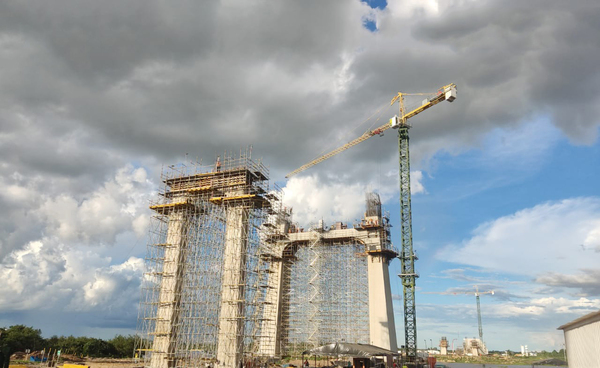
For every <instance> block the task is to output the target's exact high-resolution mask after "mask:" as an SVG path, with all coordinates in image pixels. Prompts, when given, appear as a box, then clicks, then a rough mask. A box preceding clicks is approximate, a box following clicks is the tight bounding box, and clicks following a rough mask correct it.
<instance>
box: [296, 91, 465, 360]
mask: <svg viewBox="0 0 600 368" xmlns="http://www.w3.org/2000/svg"><path fill="white" fill-rule="evenodd" d="M409 95H426V94H425V93H402V92H398V94H397V95H396V96H394V98H393V99H392V101H391V102H390V106H391V105H393V104H394V103H395V102H396V101H397V102H398V104H399V115H396V116H394V117H393V118H391V119H390V121H389V123H386V124H384V125H382V126H380V127H379V128H377V129H375V130H369V131H367V132H365V133H364V134H363V135H361V136H360V137H358V138H356V139H354V140H352V141H350V142H348V143H346V144H344V145H343V146H341V147H338V148H336V149H334V150H333V151H331V152H329V153H326V154H324V155H322V156H320V157H318V158H316V159H314V160H312V161H310V162H309V163H307V164H305V165H302V166H300V167H299V168H298V169H296V170H294V171H292V172H290V173H289V174H287V175H286V178H289V177H291V176H293V175H295V174H297V173H299V172H301V171H304V170H306V169H308V168H310V167H312V166H315V165H316V164H318V163H320V162H323V161H325V160H327V159H328V158H330V157H332V156H335V155H337V154H338V153H340V152H343V151H345V150H347V149H348V148H350V147H352V146H355V145H357V144H359V143H361V142H364V141H366V140H367V139H369V138H371V137H373V136H374V135H381V134H382V133H383V132H384V131H385V130H387V129H389V128H394V129H398V151H399V156H400V159H399V166H400V170H399V172H400V222H401V228H400V234H401V238H402V252H401V254H400V256H399V258H400V261H401V263H402V271H401V274H400V275H399V276H400V277H401V279H402V285H403V287H404V298H403V300H404V338H405V346H406V358H407V362H409V365H416V361H417V315H416V310H415V279H416V278H417V277H418V275H417V273H416V272H415V260H416V256H415V253H414V252H413V244H412V213H411V203H410V155H409V149H408V129H409V128H410V126H409V125H408V124H407V120H408V119H410V118H412V117H413V116H416V115H418V114H420V113H422V112H423V111H425V110H427V109H429V108H430V107H432V106H434V105H437V104H438V103H440V102H442V101H445V100H447V101H449V102H452V101H454V100H455V99H456V85H455V84H454V83H451V84H448V85H446V86H443V87H442V88H440V89H439V90H438V91H437V93H435V94H434V96H433V97H430V98H427V99H425V100H424V101H423V102H422V103H421V106H419V107H417V108H416V109H414V110H412V111H410V112H406V110H405V107H404V96H409ZM427 95H431V94H427Z"/></svg>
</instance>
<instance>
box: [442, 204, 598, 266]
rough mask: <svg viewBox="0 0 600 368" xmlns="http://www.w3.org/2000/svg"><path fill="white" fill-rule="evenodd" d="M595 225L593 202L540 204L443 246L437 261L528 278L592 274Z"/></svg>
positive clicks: (486, 225)
mask: <svg viewBox="0 0 600 368" xmlns="http://www.w3.org/2000/svg"><path fill="white" fill-rule="evenodd" d="M599 220H600V198H597V197H581V198H572V199H565V200H561V201H556V202H548V203H543V204H540V205H537V206H535V207H532V208H528V209H524V210H521V211H518V212H516V213H514V214H512V215H508V216H504V217H501V218H498V219H496V220H494V221H490V222H487V223H484V224H482V225H480V226H479V227H478V228H476V229H475V230H474V231H473V233H472V234H473V235H472V237H471V238H470V239H467V240H465V241H464V242H463V243H462V244H453V245H448V246H446V247H445V248H443V249H442V250H440V251H439V252H438V254H437V257H438V259H444V260H446V261H450V262H455V263H460V264H467V265H472V266H477V267H481V268H484V269H490V270H497V271H501V272H508V273H513V274H520V275H529V276H536V275H539V274H541V273H543V272H551V271H560V272H561V273H573V272H576V271H577V270H579V269H584V268H588V269H595V268H598V264H599V262H600V253H598V252H596V251H595V249H597V248H596V247H595V243H594V239H595V236H596V234H597V232H598V221H599Z"/></svg>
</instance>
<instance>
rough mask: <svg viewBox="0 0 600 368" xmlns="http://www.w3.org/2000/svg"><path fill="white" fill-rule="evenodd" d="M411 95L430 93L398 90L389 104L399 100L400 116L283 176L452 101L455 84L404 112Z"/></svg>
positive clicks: (306, 167)
mask: <svg viewBox="0 0 600 368" xmlns="http://www.w3.org/2000/svg"><path fill="white" fill-rule="evenodd" d="M412 95H431V93H402V92H398V94H397V95H396V96H394V98H393V99H392V102H391V103H390V105H393V104H394V103H395V102H396V101H398V102H399V104H400V116H398V115H396V116H394V117H393V118H391V119H390V121H389V122H386V123H385V124H383V125H382V126H380V127H378V128H377V129H374V130H370V131H367V132H365V133H363V135H361V136H360V137H358V138H356V139H354V140H352V141H350V142H348V143H346V144H344V145H343V146H341V147H338V148H336V149H334V150H333V151H331V152H329V153H326V154H324V155H322V156H320V157H318V158H316V159H314V160H312V161H310V162H309V163H307V164H304V165H302V166H300V167H299V168H297V169H296V170H294V171H292V172H290V173H289V174H287V175H286V176H285V177H286V178H290V177H292V176H294V175H296V174H297V173H299V172H302V171H304V170H306V169H308V168H310V167H312V166H315V165H316V164H318V163H320V162H323V161H325V160H327V159H328V158H330V157H333V156H335V155H337V154H338V153H340V152H343V151H345V150H347V149H348V148H350V147H352V146H355V145H357V144H359V143H360V142H364V141H366V140H367V139H369V138H371V137H372V136H374V135H382V134H383V132H384V131H386V130H387V129H389V128H399V127H400V126H404V125H406V120H408V119H410V118H412V117H413V116H415V115H418V114H420V113H421V112H423V111H425V110H427V109H428V108H430V107H431V106H434V105H437V104H438V103H440V102H442V101H444V100H446V101H449V102H452V101H454V100H455V99H456V85H455V84H454V83H450V84H448V85H446V86H443V87H442V88H440V89H439V90H438V91H437V94H435V96H434V97H431V98H427V99H425V100H423V102H422V103H421V106H419V107H417V108H416V109H414V110H412V111H410V112H408V113H405V111H404V96H412Z"/></svg>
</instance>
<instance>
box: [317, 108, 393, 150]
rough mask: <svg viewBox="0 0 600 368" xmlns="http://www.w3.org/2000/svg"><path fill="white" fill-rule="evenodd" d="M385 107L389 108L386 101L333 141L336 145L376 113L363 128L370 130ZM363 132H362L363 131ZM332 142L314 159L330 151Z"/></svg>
mask: <svg viewBox="0 0 600 368" xmlns="http://www.w3.org/2000/svg"><path fill="white" fill-rule="evenodd" d="M385 107H387V108H390V106H389V104H388V103H387V102H386V103H385V104H383V105H382V106H381V107H379V108H378V109H377V110H375V112H374V113H373V114H371V116H369V117H368V118H366V119H365V120H363V121H362V122H360V124H357V125H356V126H355V127H354V128H352V129H348V130H346V131H345V134H344V135H343V136H341V137H339V138H338V139H337V140H336V141H335V142H334V143H335V144H336V147H337V146H339V141H341V140H342V139H344V137H347V136H349V135H350V133H354V132H355V131H356V130H358V128H359V127H360V126H362V125H363V124H364V123H366V122H368V121H369V120H371V119H372V118H373V117H374V116H376V115H377V119H375V120H374V121H373V123H372V124H371V125H370V126H369V128H367V130H365V133H366V132H368V131H369V130H371V129H372V128H373V127H374V126H376V125H377V122H378V121H379V120H380V119H381V115H382V114H383V113H384V112H385V111H382V110H383V109H384V108H385ZM363 134H364V133H363ZM333 145H334V144H330V145H328V146H327V148H325V149H323V150H322V151H321V152H320V153H319V154H318V155H316V156H315V158H314V159H316V158H318V157H321V156H323V155H324V154H325V153H327V152H329V151H331V148H330V147H332V146H333Z"/></svg>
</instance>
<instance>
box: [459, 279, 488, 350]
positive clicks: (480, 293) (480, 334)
mask: <svg viewBox="0 0 600 368" xmlns="http://www.w3.org/2000/svg"><path fill="white" fill-rule="evenodd" d="M454 294H458V293H454ZM461 294H469V295H475V299H476V300H477V324H478V325H479V340H480V341H481V342H482V343H483V325H482V323H481V302H480V301H479V296H480V295H482V294H492V295H494V290H488V291H479V287H478V286H477V285H475V291H464V292H462V293H461Z"/></svg>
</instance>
